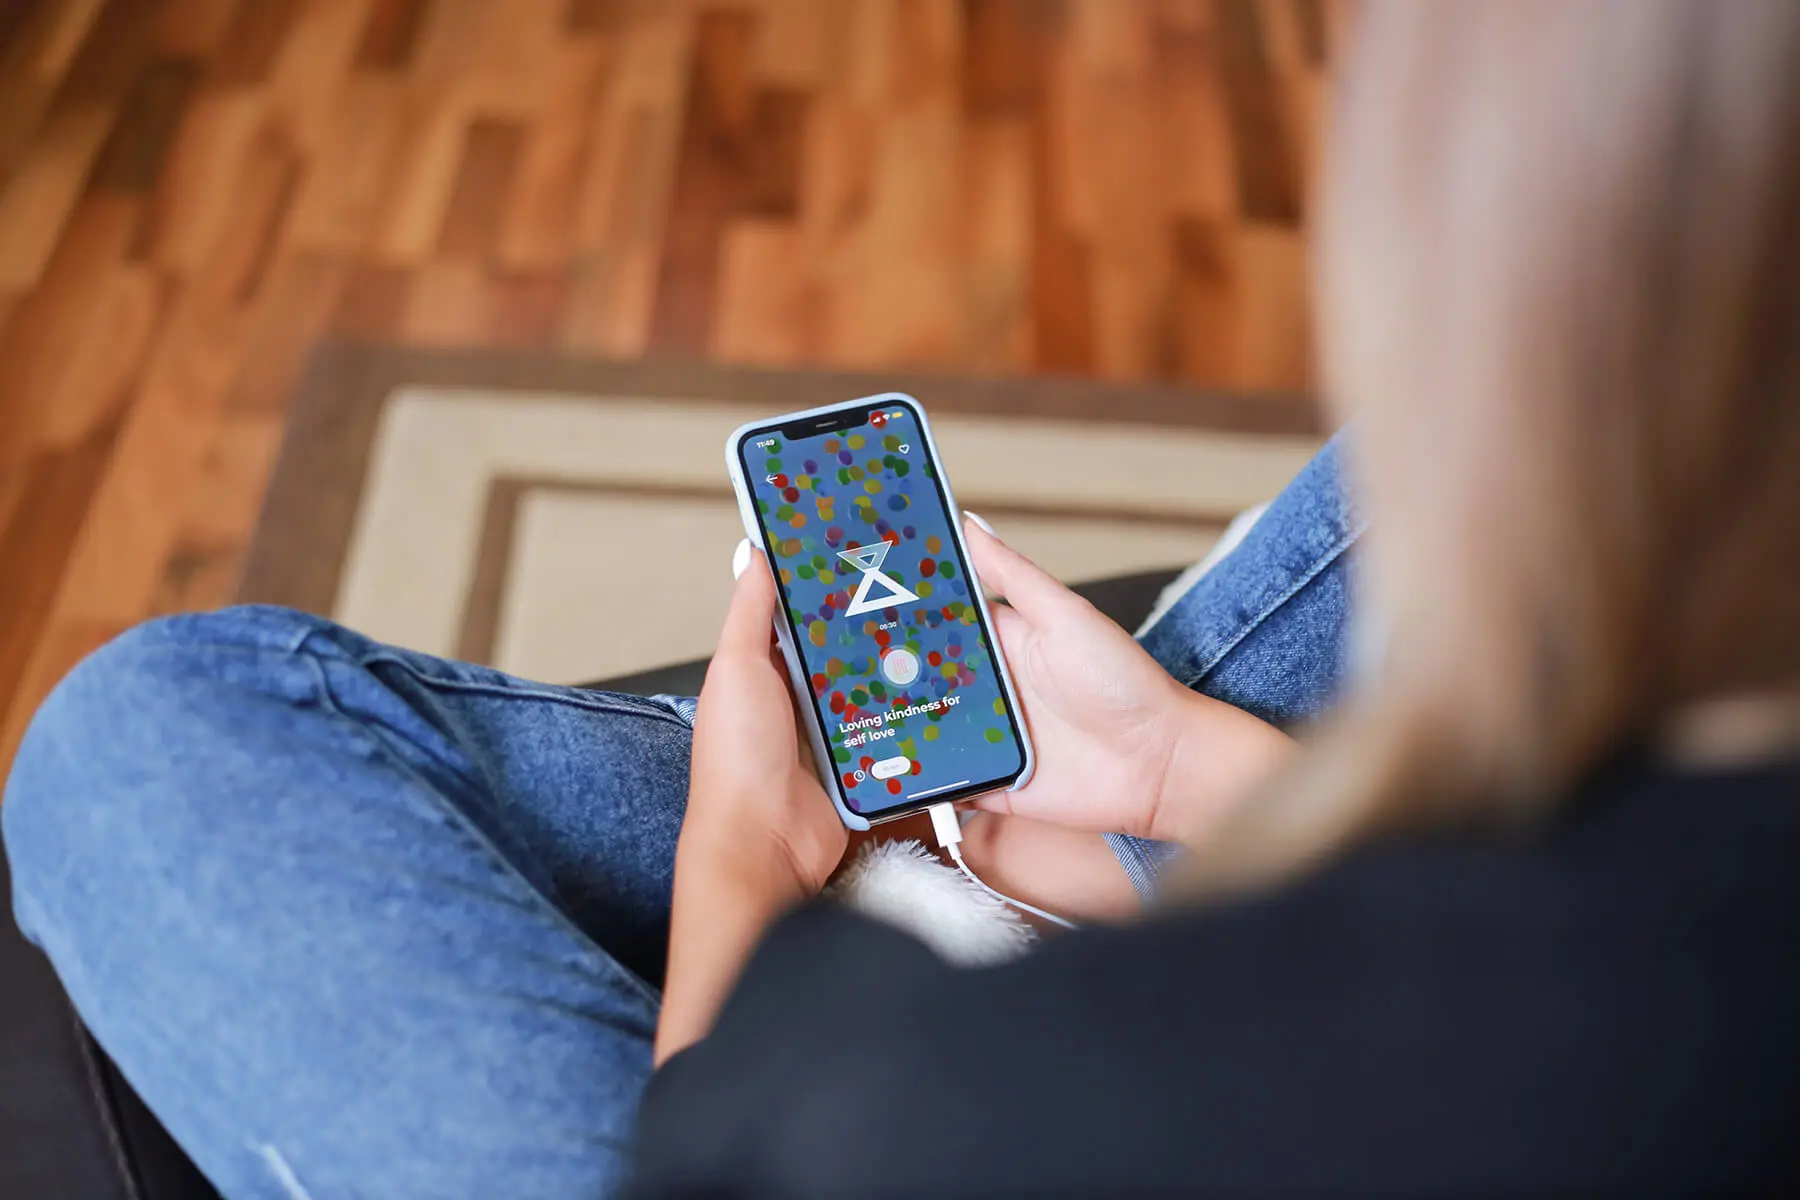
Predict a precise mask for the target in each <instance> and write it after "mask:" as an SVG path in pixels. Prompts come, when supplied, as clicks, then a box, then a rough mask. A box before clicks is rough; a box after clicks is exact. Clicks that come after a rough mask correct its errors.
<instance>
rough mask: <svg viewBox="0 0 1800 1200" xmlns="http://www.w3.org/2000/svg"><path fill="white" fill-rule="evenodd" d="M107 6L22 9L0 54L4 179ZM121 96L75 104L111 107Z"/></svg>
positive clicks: (81, 3)
mask: <svg viewBox="0 0 1800 1200" xmlns="http://www.w3.org/2000/svg"><path fill="white" fill-rule="evenodd" d="M9 7H10V6H9ZM102 7H103V0H67V2H65V3H47V2H40V3H37V4H35V5H32V6H30V7H29V8H28V9H27V8H24V7H22V6H21V8H20V9H19V10H18V11H19V13H20V15H19V16H18V17H17V18H16V19H15V20H16V23H15V24H13V25H12V26H11V29H12V32H11V35H10V36H9V38H8V39H7V45H6V49H5V53H4V56H3V57H0V180H4V179H5V178H6V177H7V176H9V175H10V174H11V173H12V171H13V169H14V167H15V165H16V164H17V162H18V160H19V156H20V155H21V154H22V153H23V152H24V149H25V147H26V146H27V145H28V144H29V143H30V141H31V138H32V133H33V131H34V130H35V129H36V127H37V126H38V124H39V122H40V121H41V120H43V119H44V117H45V114H46V111H47V110H48V109H49V108H50V107H51V103H52V100H53V99H54V97H55V96H56V93H57V90H58V88H59V87H61V85H62V83H63V80H64V78H65V76H66V75H67V74H68V71H69V68H70V66H71V65H72V63H73V62H74V60H75V56H76V54H77V53H78V52H79V50H80V48H81V46H82V45H83V43H85V42H86V41H87V39H88V37H89V35H90V33H91V32H92V30H93V26H94V22H95V21H96V20H97V19H98V18H99V16H100V13H101V9H102ZM116 100H117V97H116V96H114V97H111V98H110V99H103V100H101V101H99V102H98V103H88V104H83V103H82V101H81V99H80V98H79V97H74V98H71V99H70V101H69V104H70V106H72V107H97V108H102V109H110V108H111V107H112V106H113V103H114V102H116Z"/></svg>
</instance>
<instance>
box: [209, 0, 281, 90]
mask: <svg viewBox="0 0 1800 1200" xmlns="http://www.w3.org/2000/svg"><path fill="white" fill-rule="evenodd" d="M295 16H296V5H295V0H246V2H245V3H242V4H240V5H239V6H238V9H237V11H236V12H235V13H234V14H233V16H232V20H231V24H230V25H229V26H227V27H226V30H225V36H224V39H223V41H222V42H221V44H220V46H219V51H218V54H217V56H216V57H215V58H214V59H213V76H212V82H213V83H214V84H215V85H217V86H219V87H227V88H232V87H254V86H255V85H257V84H259V83H262V82H263V81H264V80H266V79H267V78H268V77H269V70H270V68H271V67H272V66H273V65H274V63H275V59H276V56H277V55H279V54H280V52H281V47H282V43H283V42H284V41H285V40H286V38H287V36H288V30H289V27H290V25H291V24H292V23H293V21H294V18H295Z"/></svg>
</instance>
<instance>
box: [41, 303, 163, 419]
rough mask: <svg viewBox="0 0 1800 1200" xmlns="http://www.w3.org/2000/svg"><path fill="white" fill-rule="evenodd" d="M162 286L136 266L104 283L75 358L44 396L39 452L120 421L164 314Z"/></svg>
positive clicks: (82, 333)
mask: <svg viewBox="0 0 1800 1200" xmlns="http://www.w3.org/2000/svg"><path fill="white" fill-rule="evenodd" d="M164 286H165V285H164V283H163V281H162V280H161V279H159V278H157V276H156V275H155V273H154V272H151V271H147V270H143V269H141V268H135V267H124V268H121V269H119V270H117V271H115V272H113V274H112V276H111V277H110V278H109V279H108V280H107V281H106V285H105V287H104V288H103V289H102V290H101V292H100V294H99V296H98V297H97V301H96V303H95V305H94V307H93V309H92V310H91V311H90V312H88V313H87V314H85V316H86V320H85V321H84V328H83V329H82V330H81V331H80V335H79V337H78V339H77V341H76V342H75V345H74V356H73V358H72V359H71V361H70V362H69V363H68V364H67V365H66V368H65V370H64V371H63V373H62V376H61V378H60V379H59V380H58V384H57V387H56V389H55V390H54V391H53V392H51V393H50V394H49V395H48V396H47V397H46V398H45V404H44V409H43V412H42V414H41V415H40V417H39V419H38V423H37V437H36V442H37V445H38V447H39V448H40V450H41V449H42V448H43V447H46V446H49V447H57V448H62V447H68V446H72V445H75V444H76V443H78V442H81V441H85V440H87V439H89V438H92V437H94V436H95V435H96V434H97V433H98V431H99V430H100V429H101V428H102V427H105V426H110V425H114V424H116V423H117V422H118V420H119V418H120V415H121V414H122V413H123V411H124V410H125V408H126V406H127V405H128V404H129V403H130V401H131V395H132V391H133V389H134V388H135V386H136V383H137V375H138V371H139V369H140V368H141V366H142V364H143V363H144V362H145V360H146V359H147V358H148V357H149V354H150V350H151V347H152V346H153V345H154V344H155V341H156V331H157V327H158V325H159V324H160V323H161V321H162V320H163V318H164V316H165V315H166V314H165V311H164V308H165V304H164V295H163V292H164Z"/></svg>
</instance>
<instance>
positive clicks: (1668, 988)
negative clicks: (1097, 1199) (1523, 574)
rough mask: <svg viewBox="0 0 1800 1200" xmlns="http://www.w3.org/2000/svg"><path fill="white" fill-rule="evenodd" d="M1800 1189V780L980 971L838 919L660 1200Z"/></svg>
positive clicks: (1395, 859)
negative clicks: (675, 1198)
mask: <svg viewBox="0 0 1800 1200" xmlns="http://www.w3.org/2000/svg"><path fill="white" fill-rule="evenodd" d="M1797 1180H1800V763H1793V764H1788V765H1785V766H1779V767H1774V766H1772V767H1764V768H1758V769H1745V770H1742V771H1732V772H1723V773H1714V774H1707V775H1695V774H1689V775H1676V774H1670V773H1666V772H1665V773H1656V772H1652V771H1650V770H1647V769H1643V768H1617V769H1614V770H1612V771H1610V772H1607V773H1605V774H1603V775H1602V776H1600V777H1599V778H1597V779H1596V780H1594V781H1593V783H1592V784H1591V786H1590V787H1588V788H1586V789H1584V794H1583V798H1582V799H1581V800H1580V801H1579V802H1578V803H1576V804H1574V805H1571V806H1569V807H1568V808H1567V809H1566V810H1565V811H1564V813H1563V815H1562V816H1560V817H1559V818H1558V819H1557V821H1556V823H1555V824H1554V825H1553V826H1552V827H1550V828H1548V829H1546V830H1543V831H1541V832H1540V833H1539V834H1538V835H1537V836H1536V837H1535V838H1533V839H1530V840H1529V841H1519V842H1515V843H1511V844H1506V843H1502V842H1498V841H1495V840H1494V839H1492V838H1479V837H1475V836H1471V835H1464V836H1447V835H1446V836H1436V837H1432V838H1428V839H1419V840H1414V841H1409V842H1401V843H1394V844H1389V845H1386V846H1381V847H1374V848H1369V849H1365V850H1362V851H1360V852H1358V853H1356V854H1354V855H1352V856H1350V857H1348V858H1346V859H1344V860H1342V861H1340V862H1338V863H1336V864H1334V865H1332V866H1330V867H1328V868H1326V869H1324V870H1322V871H1320V872H1318V873H1317V874H1315V875H1312V876H1311V877H1309V878H1307V879H1305V880H1303V881H1301V882H1299V883H1297V884H1294V885H1293V886H1290V887H1288V888H1286V889H1285V890H1282V891H1280V892H1278V893H1275V894H1271V895H1269V896H1266V897H1263V898H1260V899H1256V900H1252V901H1248V902H1240V903H1236V904H1233V905H1230V906H1228V907H1223V908H1213V909H1211V910H1205V911H1186V912H1172V913H1168V914H1166V915H1163V916H1161V917H1158V918H1157V919H1155V920H1152V921H1149V922H1147V923H1145V924H1142V925H1139V926H1136V927H1132V928H1122V929H1110V930H1098V929H1096V930H1088V931H1083V932H1080V933H1076V934H1071V935H1068V936H1065V937H1060V938H1057V939H1056V940H1054V941H1050V942H1048V943H1047V944H1046V945H1045V946H1044V947H1043V948H1042V949H1041V950H1039V951H1038V952H1036V953H1035V954H1033V955H1031V956H1029V957H1027V958H1025V959H1023V960H1021V961H1019V962H1016V963H1013V964H1010V965H1007V966H1004V967H999V968H990V969H985V970H959V969H957V968H954V967H951V966H948V965H946V964H945V963H943V962H942V961H940V960H939V959H937V958H936V957H935V956H933V954H932V953H931V952H930V951H928V950H926V949H925V948H924V947H923V946H922V945H921V944H920V943H918V942H917V941H914V940H913V939H912V938H910V937H907V936H906V935H904V934H901V933H898V932H896V931H894V930H892V929H888V928H885V927H883V926H880V925H876V924H873V923H870V922H868V921H865V920H862V919H860V918H858V917H856V916H853V915H850V914H848V913H845V912H841V911H836V910H834V909H833V908H831V907H830V906H829V905H825V904H817V905H813V906H811V907H808V908H805V909H803V910H801V911H799V912H797V913H795V914H793V915H792V916H790V917H788V918H787V919H785V920H784V921H782V922H781V923H780V924H778V925H777V926H776V927H775V929H774V930H773V931H772V932H771V933H770V934H769V937H768V939H767V940H766V941H765V942H764V943H763V945H762V947H761V948H760V949H759V950H758V952H757V954H756V956H755V958H754V959H753V960H752V962H751V963H750V965H749V967H748V968H747V969H746V971H745V974H744V977H743V980H742V981H741V982H740V984H739V986H738V988H737V991H736V993H735V994H734V995H733V996H732V998H731V1000H730V1001H729V1003H728V1004H727V1005H726V1007H725V1010H724V1012H723V1014H722V1015H721V1017H720V1020H719V1024H718V1028H717V1029H716V1031H715V1032H714V1033H713V1035H712V1037H710V1038H709V1039H708V1040H706V1041H705V1042H702V1043H700V1044H699V1045H697V1046H694V1047H692V1048H690V1049H689V1050H687V1051H686V1052H684V1053H682V1054H680V1055H677V1056H676V1057H675V1058H674V1059H672V1060H670V1062H669V1063H667V1064H666V1065H665V1066H664V1067H663V1068H662V1070H660V1071H659V1072H657V1074H656V1076H655V1077H654V1078H653V1079H652V1081H651V1083H650V1087H649V1091H648V1093H647V1095H646V1098H645V1101H644V1108H643V1115H642V1119H641V1126H640V1145H639V1148H638V1158H637V1175H636V1179H635V1184H634V1187H635V1193H636V1194H638V1195H643V1196H661V1195H671V1194H684V1193H694V1192H701V1193H704V1194H706V1195H719V1196H727V1195H758V1196H761V1195H769V1196H773V1195H782V1196H807V1195H854V1196H876V1195H890V1194H900V1193H904V1194H920V1195H946V1194H961V1193H996V1192H1005V1193H1011V1194H1030V1195H1047V1194H1066V1193H1070V1192H1088V1193H1096V1194H1105V1195H1125V1194H1134V1193H1146V1192H1149V1193H1170V1192H1186V1193H1192V1192H1199V1191H1233V1192H1237V1191H1247V1190H1264V1191H1266V1190H1278V1191H1299V1192H1315V1191H1319V1190H1332V1191H1362V1192H1369V1191H1380V1192H1394V1191H1415V1192H1416V1191H1428V1192H1435V1193H1451V1192H1457V1193H1466V1192H1468V1191H1471V1190H1482V1191H1489V1192H1492V1191H1517V1190H1542V1189H1546V1188H1558V1189H1572V1188H1589V1187H1606V1188H1626V1189H1631V1190H1634V1191H1637V1190H1665V1189H1681V1188H1692V1187H1711V1186H1744V1185H1749V1184H1751V1183H1759V1184H1767V1183H1770V1182H1776V1181H1786V1182H1787V1183H1789V1184H1790V1185H1792V1184H1793V1183H1795V1182H1796V1181H1797Z"/></svg>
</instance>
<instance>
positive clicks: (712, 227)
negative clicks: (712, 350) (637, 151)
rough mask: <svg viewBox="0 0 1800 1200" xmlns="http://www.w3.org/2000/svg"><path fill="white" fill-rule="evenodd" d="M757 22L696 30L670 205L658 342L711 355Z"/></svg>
mask: <svg viewBox="0 0 1800 1200" xmlns="http://www.w3.org/2000/svg"><path fill="white" fill-rule="evenodd" d="M755 31H756V26H755V22H754V21H753V20H752V18H751V17H750V16H748V15H747V14H744V13H739V12H731V11H708V12H706V13H703V14H702V15H701V17H700V20H699V24H698V26H697V28H696V31H695V40H694V60H693V66H692V68H691V70H690V71H689V74H688V93H687V107H686V112H685V114H684V117H685V119H684V123H683V126H682V133H681V144H680V151H679V157H678V160H677V164H676V168H675V186H674V192H673V195H672V196H671V197H670V201H669V216H668V225H667V228H666V230H665V233H664V242H663V257H662V267H661V273H660V275H659V277H658V279H657V287H656V308H655V314H654V316H653V317H652V319H651V335H650V344H651V345H652V346H653V347H654V348H655V349H657V350H660V351H667V352H676V353H690V354H698V353H704V352H705V350H706V347H707V343H708V341H709V340H710V339H711V336H712V319H713V309H714V306H715V304H716V302H717V289H718V271H719V252H720V241H721V239H722V238H723V236H724V231H725V223H726V221H728V220H729V219H730V218H731V216H732V215H733V214H734V213H735V212H736V211H737V208H738V205H739V204H740V203H741V198H742V194H743V186H744V150H743V148H744V145H745V142H746V140H747V139H748V137H749V135H750V130H751V123H752V120H753V117H754V110H755V97H754V92H753V89H752V86H751V83H752V81H751V79H750V69H749V68H750V53H751V47H752V39H753V37H754V35H755Z"/></svg>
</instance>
